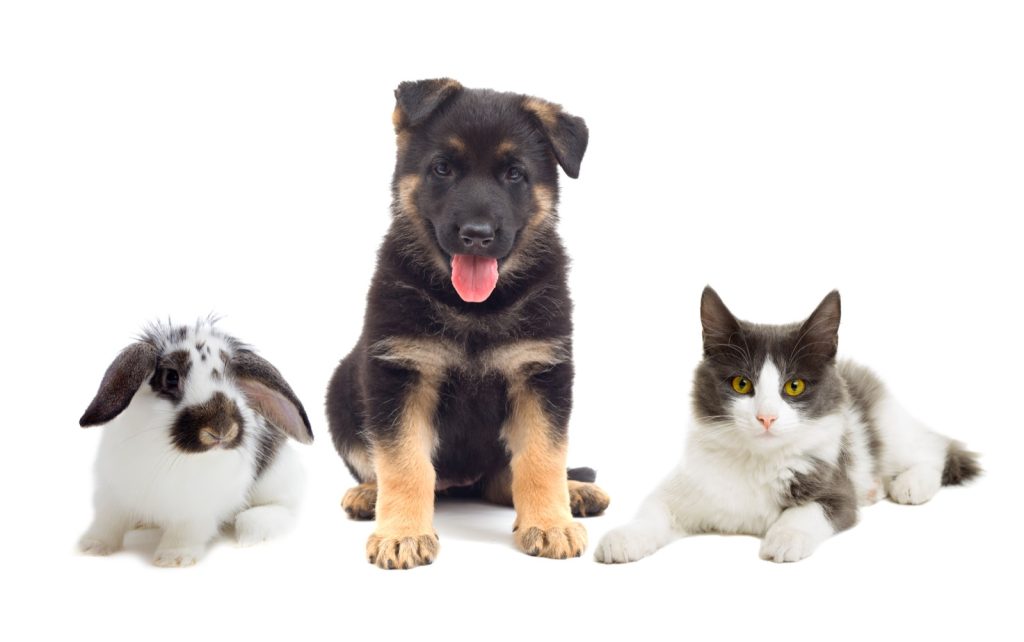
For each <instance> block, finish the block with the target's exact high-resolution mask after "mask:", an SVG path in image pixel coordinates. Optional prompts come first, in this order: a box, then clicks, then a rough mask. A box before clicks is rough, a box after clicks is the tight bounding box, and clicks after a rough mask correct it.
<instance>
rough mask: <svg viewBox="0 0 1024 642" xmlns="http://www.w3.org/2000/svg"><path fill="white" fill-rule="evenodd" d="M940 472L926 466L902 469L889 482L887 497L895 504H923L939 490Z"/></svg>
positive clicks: (940, 483) (940, 484) (940, 482)
mask: <svg viewBox="0 0 1024 642" xmlns="http://www.w3.org/2000/svg"><path fill="white" fill-rule="evenodd" d="M941 486H942V473H941V472H940V471H937V470H935V469H934V468H930V467H927V466H915V467H914V468H910V469H908V470H905V471H903V472H902V473H900V474H899V475H897V476H896V477H895V478H894V479H893V480H892V481H891V482H889V497H890V498H891V499H892V500H893V501H894V502H896V503H897V504H923V503H925V502H926V501H928V500H929V499H931V498H932V497H935V493H937V492H939V488H940V487H941Z"/></svg>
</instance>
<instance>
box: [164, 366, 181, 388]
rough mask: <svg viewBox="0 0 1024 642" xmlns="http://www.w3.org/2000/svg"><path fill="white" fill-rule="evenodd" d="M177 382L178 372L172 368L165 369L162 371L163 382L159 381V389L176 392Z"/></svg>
mask: <svg viewBox="0 0 1024 642" xmlns="http://www.w3.org/2000/svg"><path fill="white" fill-rule="evenodd" d="M179 381H180V379H179V377H178V371H177V370H175V369H173V368H167V369H166V370H164V376H163V381H161V385H160V387H161V388H163V389H164V390H177V389H178V383H179Z"/></svg>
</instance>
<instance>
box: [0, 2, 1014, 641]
mask: <svg viewBox="0 0 1024 642" xmlns="http://www.w3.org/2000/svg"><path fill="white" fill-rule="evenodd" d="M1022 33H1024V22H1022V20H1021V11H1020V8H1019V5H1016V6H1015V3H1009V2H1008V3H991V2H964V3H950V2H912V3H906V2H858V3H844V4H843V5H833V4H831V3H824V2H806V3H790V2H785V3H780V2H772V3H751V4H736V3H732V2H718V3H700V4H699V5H696V6H693V5H679V6H677V7H676V8H675V10H674V12H672V13H667V12H665V11H664V9H662V8H661V7H660V6H657V5H647V4H646V3H643V2H637V1H633V2H628V3H624V4H620V5H617V6H615V7H613V8H608V9H602V8H598V7H596V6H593V5H590V4H581V5H579V6H576V7H574V8H568V7H566V8H561V6H560V5H559V6H556V5H555V3H538V4H533V3H530V2H517V3H502V4H501V5H493V8H492V5H490V4H486V5H485V4H484V3H466V4H461V3H457V2H445V3H426V2H418V3H415V4H411V5H403V4H402V3H396V2H388V3H380V4H378V5H376V6H375V7H374V8H367V7H363V6H361V7H358V8H356V7H355V5H351V4H350V5H349V6H342V3H324V4H311V3H297V2H296V3H280V4H279V5H274V4H271V3H265V2H246V3H237V4H227V3H207V2H200V3H186V2H179V3H165V4H162V5H161V6H156V5H151V4H147V3H131V2H125V3H120V4H114V3H84V2H83V3H68V4H67V5H58V4H54V3H49V2H8V3H4V4H3V5H2V8H0V214H2V221H3V223H2V228H0V230H2V231H0V275H2V276H0V279H2V285H3V287H2V296H3V308H4V311H3V315H2V320H0V323H2V324H3V326H2V333H0V339H2V344H3V348H2V350H0V354H2V355H3V362H2V368H0V377H2V380H0V384H2V385H0V389H2V391H3V393H2V394H3V415H4V422H3V424H4V425H3V430H4V438H3V442H2V443H3V460H4V464H3V465H2V466H0V475H2V486H0V488H2V490H3V506H4V509H3V519H2V527H0V537H2V540H0V545H2V549H0V550H2V551H3V553H4V555H5V557H6V559H5V560H4V561H3V563H2V567H3V570H2V571H0V577H2V578H3V579H2V583H3V587H4V592H5V595H4V596H3V598H2V599H3V604H4V609H3V610H4V612H5V613H6V614H5V615H4V616H3V617H2V618H0V631H2V637H4V638H5V639H22V638H32V639H38V638H42V637H46V636H50V635H62V636H71V635H73V636H74V637H75V638H76V639H80V638H86V639H94V638H99V637H103V638H109V639H128V638H131V639H175V638H182V637H183V636H186V635H188V636H193V637H196V636H198V637H199V638H200V639H211V638H213V637H214V636H216V637H218V638H225V637H230V638H231V639H234V638H236V637H255V638H265V637H271V636H273V637H276V638H278V639H285V638H286V637H287V638H295V639H297V638H296V637H295V636H302V638H307V639H356V638H359V639H378V638H379V639H394V638H396V637H398V636H399V635H401V636H403V637H408V636H413V639H418V638H428V639H429V638H435V637H437V638H440V637H444V638H447V639H469V638H484V639H490V638H498V639H512V638H516V639H543V640H548V639H609V638H611V639H627V638H628V639H679V638H688V639H709V638H716V639H717V638H725V639H731V638H735V637H739V636H741V635H747V636H751V637H753V638H754V639H765V638H767V639H772V638H783V637H785V638H787V639H808V638H810V637H812V636H813V637H815V638H817V637H825V638H827V639H835V638H840V639H844V638H850V639H853V638H863V637H867V636H872V637H878V636H881V637H883V638H885V639H893V638H894V637H895V636H896V635H897V634H903V633H905V634H908V635H913V636H914V639H936V638H941V639H945V638H958V639H964V638H967V639H985V640H988V639H999V638H1004V639H1005V638H1011V637H1016V636H1019V635H1020V634H1021V630H1020V629H1021V627H1020V624H1019V618H1018V617H1016V613H1017V612H1018V611H1019V606H1018V602H1019V597H1020V594H1019V578H1020V575H1021V572H1022V570H1024V569H1022V565H1021V556H1020V553H1019V549H1020V547H1021V544H1020V543H1019V541H1018V540H1019V537H1020V535H1019V533H1020V526H1021V519H1020V516H1019V511H1020V507H1021V498H1020V491H1021V474H1020V469H1021V463H1020V462H1021V447H1022V439H1021V431H1022V428H1024V421H1022V417H1024V412H1022V411H1021V404H1020V399H1021V391H1022V389H1024V385H1022V382H1021V367H1022V366H1021V364H1022V362H1024V353H1022V348H1021V338H1020V337H1021V335H1020V327H1021V319H1020V315H1019V311H1020V304H1021V286H1020V277H1021V274H1022V270H1021V261H1020V258H1019V251H1020V248H1019V246H1020V239H1021V234H1020V232H1019V228H1018V226H1017V224H1018V219H1019V218H1020V216H1021V214H1022V213H1024V196H1022V194H1024V185H1022V177H1024V155H1022V150H1024V118H1022V114H1024V89H1022V88H1024V82H1022V80H1024V64H1022V63H1024V46H1022V42H1024V38H1022V36H1021V34H1022ZM437 76H451V77H454V78H457V79H458V80H460V81H461V82H462V83H463V84H465V85H466V86H469V87H492V88H496V89H501V90H508V91H516V92H523V93H531V94H535V95H538V96H542V97H545V98H548V99H550V100H553V101H556V102H559V103H561V104H563V105H564V106H565V108H566V109H567V110H569V111H570V112H572V113H574V114H577V115H579V116H582V117H584V118H585V119H586V121H587V123H588V125H589V126H590V131H591V139H590V147H589V149H588V151H587V155H586V157H585V158H584V161H583V166H582V172H581V174H580V178H579V180H577V181H572V180H568V179H566V178H565V177H563V182H562V186H563V189H562V206H561V217H562V222H561V231H562V234H563V236H564V240H565V243H566V245H567V247H568V249H569V252H570V254H571V256H572V257H573V268H572V275H571V286H572V292H573V296H574V299H575V302H576V309H575V320H576V327H577V332H576V364H577V371H578V376H577V380H576V388H575V391H576V406H575V410H574V414H573V418H572V424H571V432H570V434H571V447H570V463H571V464H572V465H590V466H593V467H595V468H597V469H598V471H599V481H600V482H601V484H602V485H603V486H604V487H605V488H606V489H607V490H608V491H609V492H610V494H611V495H612V497H613V503H612V506H611V508H610V509H609V511H608V513H607V515H606V516H604V517H600V518H595V519H590V520H587V522H586V525H587V527H588V529H589V532H590V537H591V550H590V551H588V552H587V554H586V555H585V556H584V557H583V558H582V559H578V560H570V561H549V560H538V559H532V558H529V557H527V556H525V555H523V554H521V553H519V552H517V551H516V550H515V549H514V545H513V542H512V537H511V533H510V530H511V524H512V519H513V515H512V512H511V511H510V510H507V509H500V508H495V507H489V506H483V505H478V504H473V503H455V504H452V503H443V504H441V505H440V506H439V508H438V513H437V520H436V523H437V529H438V531H439V532H440V535H441V543H442V549H441V555H440V558H439V559H438V561H437V563H436V564H434V565H433V566H430V567H427V568H422V569H417V570H415V571H411V572H404V573H399V572H390V573H389V572H384V571H380V570H378V569H376V568H375V567H372V566H370V565H369V564H367V563H366V562H365V560H364V558H363V543H364V541H365V538H366V536H367V535H368V534H369V533H370V531H371V530H372V524H368V523H354V522H351V521H348V520H347V519H346V518H345V516H344V514H343V512H342V511H341V509H340V508H339V507H338V501H339V499H340V497H341V495H342V492H343V491H344V490H345V489H346V488H347V487H348V486H349V485H351V483H352V482H351V480H350V478H349V476H348V474H347V472H346V471H345V469H344V467H343V466H342V464H341V461H340V460H339V459H338V457H337V455H336V454H335V453H334V451H333V448H332V447H331V442H330V439H329V435H328V432H327V426H326V421H325V419H324V416H323V405H322V400H323V394H324V390H325V385H326V382H327V380H328V377H329V376H330V374H331V372H332V369H333V368H334V366H335V364H336V363H337V361H338V359H340V358H341V357H342V356H344V354H345V353H346V352H347V351H348V350H349V348H350V347H351V345H352V343H353V342H354V341H355V339H356V337H357V335H358V333H359V329H360V326H361V322H362V314H363V303H364V297H365V292H366V287H367V285H368V282H369V278H370V275H371V272H372V269H373V264H374V254H375V252H376V249H377V245H378V243H379V241H380V239H381V237H382V235H383V233H384V231H385V229H386V227H387V224H388V220H389V218H388V203H389V183H390V179H391V171H392V167H393V163H394V135H393V132H392V130H391V110H392V107H393V95H392V90H393V89H394V87H395V86H397V84H398V83H399V82H400V81H402V80H409V79H419V78H429V77H437ZM707 283H711V284H713V285H714V286H715V287H716V288H717V289H718V290H719V292H720V293H721V295H722V296H723V298H724V299H725V301H726V302H727V303H728V304H729V305H730V306H731V307H732V309H733V310H734V311H735V312H736V313H737V314H738V315H739V316H741V317H744V318H748V319H751V320H757V321H763V322H786V321H794V320H797V319H799V318H802V317H803V316H805V315H806V314H808V313H809V312H810V311H811V310H812V309H813V307H814V306H815V305H816V304H817V303H818V301H819V300H820V298H821V297H822V296H824V294H825V293H826V292H828V290H830V289H832V288H839V289H840V291H841V292H842V295H843V306H844V309H843V312H844V317H843V325H842V329H841V344H840V348H841V352H842V353H843V354H845V355H848V356H855V357H857V358H858V359H860V360H862V361H864V362H865V363H868V364H869V365H871V366H873V367H874V368H875V369H876V370H878V371H879V372H880V373H881V374H882V375H883V376H884V378H885V379H886V380H887V381H888V382H889V384H890V385H891V387H892V388H893V389H894V390H895V391H896V392H897V393H898V395H899V396H900V397H901V398H902V399H903V400H904V402H905V404H906V405H907V406H908V407H909V408H910V409H912V410H913V411H914V412H915V413H916V414H917V415H918V416H920V417H921V418H922V419H924V420H925V421H927V422H928V423H929V424H931V425H932V426H934V427H935V428H936V429H937V430H940V431H941V432H944V433H946V434H949V435H952V436H956V437H958V438H961V439H963V440H965V441H966V442H967V443H968V444H969V445H970V446H971V447H973V448H974V449H976V450H978V451H980V452H982V453H983V454H984V460H983V462H984V465H985V467H986V469H987V474H986V476H985V477H984V478H983V479H982V480H981V481H980V482H979V483H977V484H975V485H973V486H972V487H969V488H966V489H952V490H945V491H943V492H942V493H940V494H939V495H938V497H937V498H936V499H935V500H934V501H932V502H930V503H929V504H927V505H925V506H921V507H915V508H906V507H901V506H895V505H892V504H882V505H878V506H875V507H872V508H870V509H868V510H866V511H864V513H863V515H862V521H861V523H860V525H858V526H857V527H856V528H855V529H854V530H852V531H850V532H848V533H845V534H843V535H841V536H839V537H837V538H835V539H834V540H832V541H829V542H827V543H826V544H824V545H823V546H822V547H821V548H820V549H819V551H818V552H817V553H816V554H815V555H814V556H813V557H812V558H810V559H809V560H807V561H804V562H801V563H799V564H792V565H785V566H778V565H773V564H769V563H767V562H763V561H760V560H759V559H758V558H757V548H758V543H757V542H756V541H755V540H754V539H752V538H746V537H717V536H708V537H700V538H694V539H690V540H687V541H683V542H678V543H676V544H674V545H672V546H670V547H669V548H667V549H666V550H663V551H662V552H660V553H658V554H657V555H656V556H654V557H652V558H649V559H647V560H644V561H642V562H639V563H637V564H633V565H627V566H617V567H606V566H601V565H598V564H596V563H594V562H593V561H592V559H591V557H590V555H591V553H592V550H593V545H594V544H595V543H596V541H597V540H598V538H599V537H600V536H601V535H602V534H603V533H604V532H606V531H607V530H608V529H610V528H612V527H613V526H615V525H617V524H619V523H621V522H623V521H625V520H627V519H628V518H629V517H630V516H631V515H632V513H633V511H634V510H635V508H636V506H637V504H638V502H639V501H640V499H641V498H642V497H643V496H644V494H645V493H646V492H647V490H648V489H650V488H651V487H652V486H653V485H654V483H655V482H656V481H657V480H658V479H659V478H660V477H661V475H662V474H663V473H664V472H665V471H666V470H667V469H668V468H669V467H670V466H671V465H672V464H673V463H674V462H675V460H676V459H677V457H678V454H679V450H680V447H681V445H682V441H683V434H684V430H685V426H686V421H687V420H686V417H687V414H688V408H689V406H688V395H689V386H690V374H691V371H692V368H693V366H694V365H695V364H696V362H697V359H698V355H699V351H700V330H699V320H698V314H697V306H698V300H699V296H700V291H701V288H702V287H703V286H704V285H705V284H707ZM209 312H216V313H218V314H220V315H222V316H223V321H222V323H221V327H223V328H224V329H225V330H227V331H229V332H232V333H234V334H236V335H237V336H239V337H240V338H242V339H244V340H246V341H249V342H252V343H254V344H255V345H256V346H257V347H259V348H260V350H261V352H262V353H263V354H264V355H265V356H267V357H268V358H269V359H270V360H271V361H272V362H273V363H275V364H276V365H277V366H278V367H279V368H280V369H281V370H282V371H283V372H284V374H285V375H286V377H287V378H288V379H289V380H290V382H291V383H292V385H293V386H294V388H295V390H296V391H297V392H298V394H299V396H300V398H301V399H303V400H304V402H305V404H306V407H307V409H308V410H309V414H310V416H311V418H312V420H313V425H314V431H315V433H316V436H317V441H316V443H315V444H314V445H313V446H312V447H310V448H307V449H304V450H303V453H302V454H303V456H304V460H305V463H306V466H307V469H308V471H309V477H310V484H309V491H308V494H307V500H306V504H305V508H304V513H303V515H302V519H301V522H300V524H299V526H298V528H297V530H296V531H295V532H294V533H293V534H292V535H291V536H289V537H287V538H285V539H283V540H280V541H277V542H273V543H270V544H267V545H265V546H262V547H258V548H255V549H238V548H235V547H234V546H232V545H231V544H230V543H229V542H221V543H218V544H215V545H214V546H213V547H212V549H211V550H210V552H209V555H208V556H207V558H206V559H204V560H203V561H202V562H201V563H200V565H199V566H197V567H195V568H193V569H188V570H164V569H156V568H153V567H151V566H150V564H149V555H150V554H151V551H152V547H153V546H154V545H155V539H154V536H153V535H152V533H142V534H139V535H136V536H132V537H130V538H129V541H128V550H127V551H126V552H122V553H119V554H116V555H114V556H113V557H111V558H105V559H100V558H89V557H83V556H80V555H78V554H77V553H76V552H75V550H74V544H75V541H76V540H77V538H78V536H79V534H80V533H81V531H82V530H83V529H84V528H85V527H86V525H87V523H88V521H89V518H90V514H91V508H90V494H91V473H90V468H91V464H92V457H93V454H94V451H95V448H96V445H97V440H98V437H99V434H100V431H101V430H102V428H95V429H91V430H89V431H83V430H81V429H79V428H78V427H77V419H78V417H79V416H80V414H81V412H82V411H83V410H84V408H85V406H86V405H87V404H88V402H89V400H90V398H91V396H92V394H93V392H94V391H95V389H96V386H97V385H98V382H99V379H100V376H101V375H102V373H103V370H104V369H105V368H106V366H107V364H108V363H109V362H110V360H111V359H112V358H113V356H114V355H115V354H116V353H117V351H118V350H119V349H121V348H122V347H123V346H124V345H126V344H127V343H128V342H129V341H130V340H131V339H132V337H133V336H134V335H135V333H136V332H137V331H138V330H139V328H140V326H141V325H142V324H143V323H145V322H147V321H150V320H153V319H157V318H166V317H168V316H170V317H173V318H174V319H175V320H180V321H186V322H188V321H191V320H193V319H195V318H196V317H198V316H204V315H206V314H207V313H209ZM11 634H14V635H15V636H16V637H11ZM1016 639H1020V638H1019V637H1017V638H1016Z"/></svg>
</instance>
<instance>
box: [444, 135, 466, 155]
mask: <svg viewBox="0 0 1024 642" xmlns="http://www.w3.org/2000/svg"><path fill="white" fill-rule="evenodd" d="M448 147H450V148H452V149H453V150H454V151H456V152H458V153H460V154H464V153H466V143H465V142H463V140H462V139H461V138H459V137H458V136H450V137H448Z"/></svg>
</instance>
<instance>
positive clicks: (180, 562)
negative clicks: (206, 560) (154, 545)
mask: <svg viewBox="0 0 1024 642" xmlns="http://www.w3.org/2000/svg"><path fill="white" fill-rule="evenodd" d="M202 554H203V551H202V550H201V549H198V548H170V549H167V550H158V551H157V552H156V553H155V554H154V555H153V564H155V565H157V566H162V567H164V568H180V567H184V566H194V565H195V564H196V562H198V561H199V558H200V556H202Z"/></svg>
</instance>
